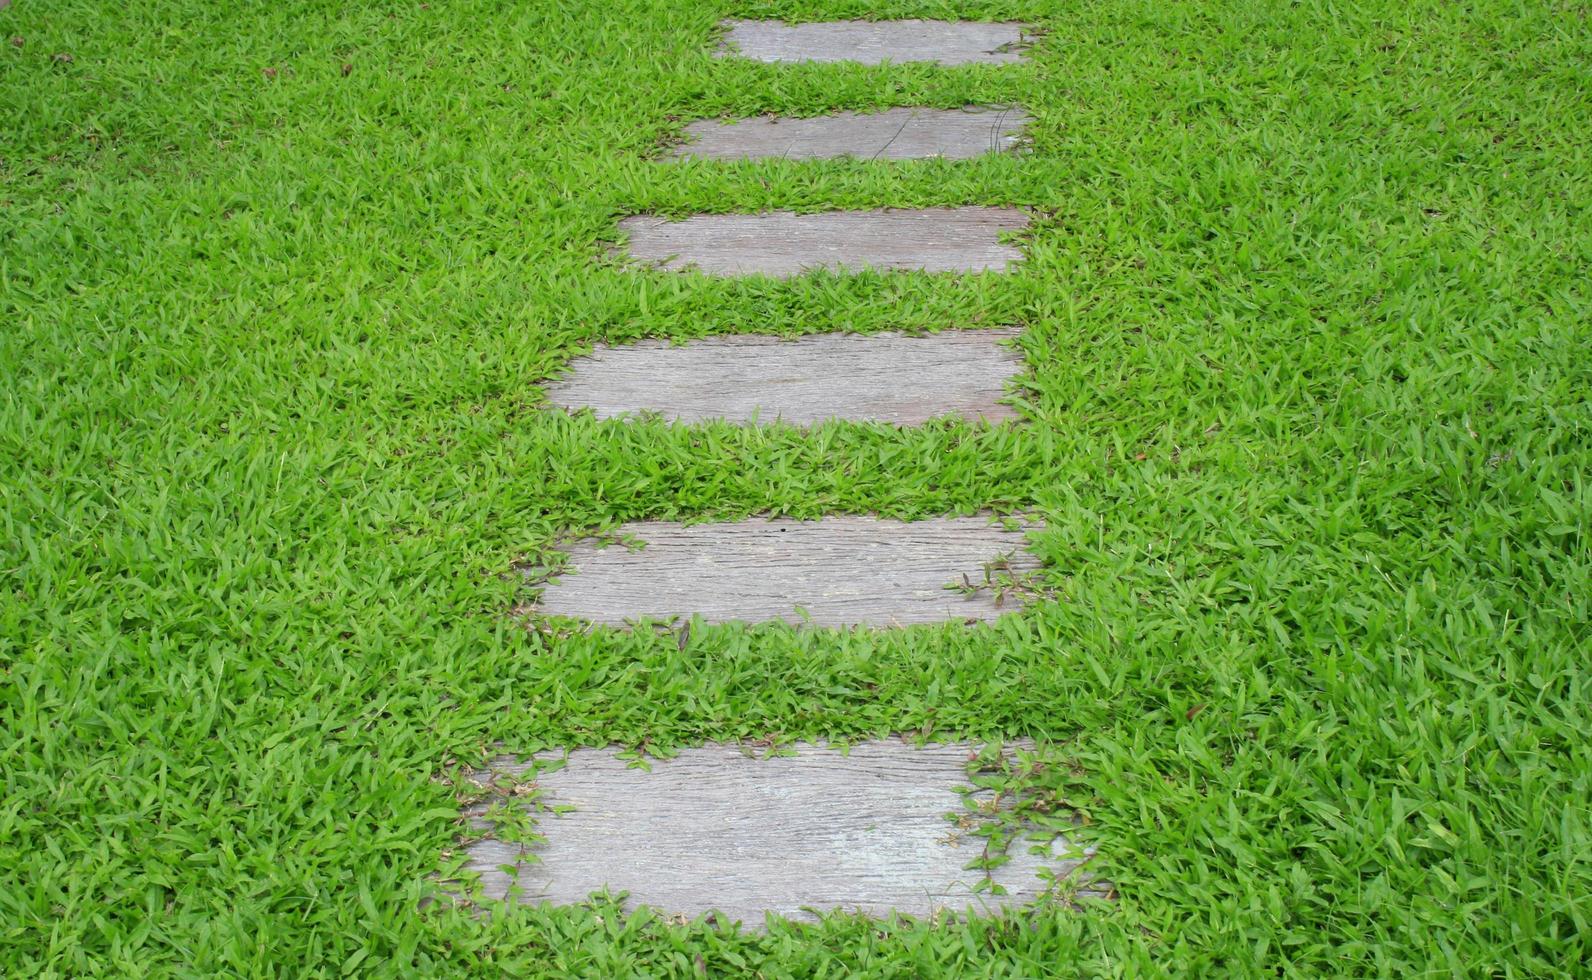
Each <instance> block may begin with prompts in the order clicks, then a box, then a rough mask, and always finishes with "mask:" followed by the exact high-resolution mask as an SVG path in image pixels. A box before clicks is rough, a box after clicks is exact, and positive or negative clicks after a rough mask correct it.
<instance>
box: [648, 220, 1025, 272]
mask: <svg viewBox="0 0 1592 980" xmlns="http://www.w3.org/2000/svg"><path fill="white" fill-rule="evenodd" d="M619 227H620V229H621V230H622V231H624V232H626V233H627V234H628V235H629V249H630V254H631V256H632V257H634V258H636V259H638V260H640V261H642V262H647V263H651V264H653V265H656V266H658V267H661V268H664V269H670V270H673V271H677V272H679V271H685V270H688V269H695V270H697V271H700V272H704V273H708V274H709V275H721V276H744V275H765V276H780V277H783V276H795V275H800V274H801V273H803V272H806V271H809V270H812V269H840V270H858V269H866V268H871V269H879V270H904V269H909V270H919V271H923V272H984V271H1004V270H1005V268H1006V266H1007V264H1008V263H1011V262H1016V261H1018V260H1020V259H1021V258H1022V252H1021V251H1020V250H1019V249H1017V248H1016V247H1015V246H1013V245H1009V244H1006V243H1003V242H1002V241H1001V240H1000V236H1001V235H1002V234H1003V233H1008V232H1016V231H1021V230H1022V229H1024V228H1026V227H1028V215H1027V213H1026V212H1024V211H1021V210H1019V209H1017V208H992V207H963V208H925V209H923V210H880V211H826V212H821V213H818V214H791V213H789V212H785V211H774V212H769V213H765V214H699V215H695V216H693V217H690V218H686V219H684V220H681V221H671V220H669V219H667V218H658V217H653V216H650V215H638V216H635V217H631V218H626V219H624V220H623V221H621V222H620V223H619Z"/></svg>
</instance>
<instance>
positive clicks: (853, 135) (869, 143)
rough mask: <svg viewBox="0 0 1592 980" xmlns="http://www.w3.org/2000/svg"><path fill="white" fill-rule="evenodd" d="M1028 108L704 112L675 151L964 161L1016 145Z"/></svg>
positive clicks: (721, 156)
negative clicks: (724, 115) (806, 115)
mask: <svg viewBox="0 0 1592 980" xmlns="http://www.w3.org/2000/svg"><path fill="white" fill-rule="evenodd" d="M1026 125H1028V114H1027V113H1026V112H1024V111H1023V110H1022V109H1018V108H1006V109H980V108H976V107H975V108H967V109H886V110H885V111H883V112H837V113H835V114H834V115H832V116H819V117H817V118H812V119H786V118H781V117H779V116H756V117H754V118H751V119H730V120H716V119H706V120H701V121H699V122H694V123H691V124H690V125H689V126H687V127H686V128H685V134H686V142H685V143H683V144H681V145H680V146H678V147H676V148H675V151H674V156H675V157H676V158H687V157H691V158H699V159H704V160H757V159H763V158H766V157H772V158H775V159H784V160H828V159H832V158H835V157H858V158H860V159H864V160H919V159H924V158H927V157H943V158H946V159H950V160H965V159H968V158H970V157H977V156H982V155H984V154H986V153H1004V152H1006V151H1008V150H1011V149H1013V148H1015V147H1016V146H1017V145H1018V142H1019V141H1020V138H1021V133H1022V130H1023V127H1024V126H1026Z"/></svg>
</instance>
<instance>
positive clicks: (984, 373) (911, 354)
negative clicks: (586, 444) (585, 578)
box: [547, 330, 1022, 425]
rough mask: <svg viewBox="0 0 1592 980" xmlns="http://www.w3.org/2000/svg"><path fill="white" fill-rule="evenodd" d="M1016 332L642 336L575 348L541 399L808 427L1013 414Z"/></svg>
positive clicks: (602, 409)
mask: <svg viewBox="0 0 1592 980" xmlns="http://www.w3.org/2000/svg"><path fill="white" fill-rule="evenodd" d="M1016 334H1017V331H1015V330H957V331H946V332H944V333H938V334H932V335H929V336H923V337H907V336H903V335H901V334H895V333H885V334H872V335H869V336H858V335H855V334H820V335H818V336H814V337H798V338H795V339H793V340H781V339H779V338H777V337H717V338H713V339H711V340H699V341H694V342H692V343H690V344H686V345H685V346H675V345H672V344H670V343H668V342H667V341H642V342H641V343H637V344H631V345H627V346H624V347H600V348H598V349H597V350H595V351H593V352H592V353H591V354H590V355H587V356H585V357H580V358H576V359H575V361H574V362H573V363H572V364H571V370H570V374H569V375H568V376H567V377H566V378H564V379H562V380H560V381H556V382H554V383H552V384H551V385H549V386H548V389H547V397H548V400H549V401H551V402H552V403H553V404H554V405H558V406H561V407H564V408H568V409H580V408H590V409H592V411H593V412H594V413H595V414H596V415H597V417H598V418H603V419H606V418H613V417H616V416H620V415H626V414H633V413H650V412H655V413H657V414H659V415H661V416H663V417H664V418H666V419H670V420H672V421H677V422H702V421H706V420H709V419H723V420H726V421H730V422H742V423H745V422H752V421H754V420H756V421H760V422H773V421H776V420H779V421H784V422H788V423H790V424H792V425H810V424H812V423H815V422H821V421H824V420H826V419H850V420H854V421H875V422H893V423H895V424H897V425H917V424H921V423H923V422H926V421H928V420H929V419H932V418H940V417H943V416H952V415H954V416H960V417H962V418H966V419H986V420H989V421H1001V420H1005V419H1011V418H1015V417H1016V415H1017V413H1016V412H1014V411H1013V410H1012V409H1011V408H1010V407H1009V406H1006V405H1002V404H999V403H998V402H999V399H1000V398H1002V397H1003V396H1004V395H1005V386H1006V384H1007V383H1008V382H1009V381H1010V380H1011V378H1012V377H1013V376H1014V375H1016V374H1017V373H1018V372H1020V371H1021V370H1022V358H1021V356H1020V355H1019V353H1018V352H1017V351H1016V350H1014V349H1013V348H1012V347H1011V346H1010V345H1009V343H1007V342H1008V341H1010V340H1011V339H1012V338H1013V337H1015V336H1016Z"/></svg>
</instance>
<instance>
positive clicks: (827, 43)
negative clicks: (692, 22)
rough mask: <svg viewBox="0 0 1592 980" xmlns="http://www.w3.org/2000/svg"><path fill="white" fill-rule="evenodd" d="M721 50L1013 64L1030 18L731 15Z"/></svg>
mask: <svg viewBox="0 0 1592 980" xmlns="http://www.w3.org/2000/svg"><path fill="white" fill-rule="evenodd" d="M722 23H723V26H725V27H727V28H728V29H729V31H728V33H727V34H726V35H725V38H724V45H723V47H721V48H720V50H719V54H720V55H721V56H722V55H732V56H739V57H742V58H750V59H752V60H754V61H770V62H777V61H854V62H858V63H860V64H864V65H877V64H881V63H883V62H886V61H889V62H896V63H900V62H906V61H932V62H935V63H937V64H941V65H1008V64H1012V63H1014V62H1018V61H1022V60H1023V54H1022V52H1021V50H1020V49H1021V48H1022V46H1023V43H1024V40H1025V39H1024V34H1023V31H1024V27H1025V26H1026V25H1024V24H1012V23H997V24H991V23H984V22H979V21H967V20H962V21H944V20H877V21H866V20H841V21H829V22H824V23H813V24H786V23H782V22H781V21H777V20H726V21H723V22H722Z"/></svg>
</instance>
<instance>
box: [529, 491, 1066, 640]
mask: <svg viewBox="0 0 1592 980" xmlns="http://www.w3.org/2000/svg"><path fill="white" fill-rule="evenodd" d="M616 533H617V536H618V537H619V538H620V539H621V540H624V541H628V542H633V543H639V544H642V545H644V547H641V548H639V549H637V548H632V547H626V546H625V545H624V544H610V545H608V546H607V547H600V546H599V545H598V543H596V542H592V541H581V542H577V543H575V544H573V545H572V546H571V547H570V554H569V565H568V568H567V570H565V571H564V572H562V573H561V575H560V577H559V579H558V580H557V581H555V582H550V583H548V584H547V586H546V589H545V591H544V592H543V594H542V596H541V600H540V603H539V605H538V611H539V612H541V613H544V614H546V615H550V616H569V617H573V618H577V619H585V620H590V621H591V622H594V623H605V624H608V625H614V626H618V625H623V624H625V623H626V622H629V621H634V620H641V619H654V620H671V619H674V618H675V617H689V616H691V615H693V614H694V615H699V616H701V617H702V618H703V619H704V620H705V621H707V622H709V623H724V622H733V621H745V622H754V623H755V622H763V621H767V620H774V619H783V620H785V621H786V622H789V623H804V622H807V623H811V624H813V625H815V626H854V625H872V626H897V625H908V624H912V623H933V622H943V621H946V620H951V621H961V620H983V619H994V618H995V617H997V616H999V615H1000V614H1001V613H1003V612H1010V611H1012V610H1013V609H1015V608H1017V607H1018V606H1019V605H1020V603H1021V596H1020V595H1017V594H1015V593H1014V590H1012V589H1011V588H1010V587H1006V588H1001V587H1000V585H1001V582H1002V580H1003V579H1005V580H1007V581H1009V580H1010V579H1012V578H1017V577H1021V576H1022V575H1023V574H1025V573H1029V572H1032V571H1033V570H1034V569H1036V568H1038V567H1039V562H1038V560H1037V559H1035V558H1034V557H1033V556H1032V555H1030V554H1028V553H1027V552H1025V551H1023V550H1022V549H1023V547H1024V544H1025V538H1024V535H1023V532H1021V531H1007V530H1005V529H1003V528H1001V527H999V526H997V525H992V524H990V522H989V519H988V518H986V517H942V518H934V519H932V520H925V521H911V522H903V521H892V520H883V519H880V518H876V517H826V518H824V519H823V520H818V521H796V520H790V519H788V518H777V519H773V520H769V519H766V518H751V519H748V520H745V521H738V522H735V523H731V524H694V525H689V526H687V525H682V524H674V523H666V522H659V521H643V522H638V523H634V524H626V525H624V526H623V527H621V528H620V529H619V530H618V532H616ZM991 566H996V567H994V568H993V570H991V571H987V569H990V568H991ZM964 576H965V582H966V583H967V584H971V585H972V586H974V587H976V588H975V591H973V592H972V593H971V594H967V590H966V589H961V590H959V589H955V588H951V587H950V586H953V585H954V584H957V583H963V582H964ZM986 580H990V587H988V588H984V587H983V586H984V585H985V583H986Z"/></svg>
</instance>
